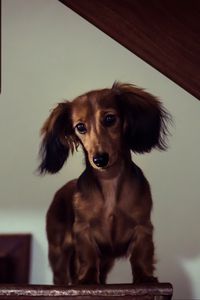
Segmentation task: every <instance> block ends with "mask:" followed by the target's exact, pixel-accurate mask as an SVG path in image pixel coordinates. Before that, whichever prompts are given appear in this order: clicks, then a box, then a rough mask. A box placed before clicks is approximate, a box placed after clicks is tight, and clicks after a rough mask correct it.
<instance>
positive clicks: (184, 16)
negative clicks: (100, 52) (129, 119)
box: [60, 0, 200, 99]
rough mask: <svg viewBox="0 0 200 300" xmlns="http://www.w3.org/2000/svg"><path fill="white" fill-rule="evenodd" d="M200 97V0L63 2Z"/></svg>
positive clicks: (89, 0) (64, 0) (66, 0)
mask: <svg viewBox="0 0 200 300" xmlns="http://www.w3.org/2000/svg"><path fill="white" fill-rule="evenodd" d="M60 2H62V3H64V4H65V5H67V6H68V7H69V8H71V9H73V10H74V11H75V12H77V13H78V14H79V15H81V16H82V17H84V18H85V19H86V20H88V21H89V22H91V23H92V24H94V25H95V26H97V27H98V28H99V29H101V30H102V31H103V32H105V33H106V34H108V35H109V36H110V37H112V38H113V39H115V40H116V41H117V42H119V43H120V44H122V45H123V46H124V47H126V48H127V49H129V50H130V51H132V52H133V53H135V54H136V55H137V56H139V57H140V58H142V59H143V60H144V61H146V62H147V63H148V64H150V65H152V66H153V67H154V68H156V69H157V70H159V71H160V72H161V73H163V74H164V75H166V76H167V77H168V78H170V79H171V80H173V81H174V82H175V83H177V84H179V85H180V86H181V87H183V88H184V89H185V90H187V91H188V92H189V93H191V94H192V95H194V96H195V97H197V98H198V99H200V71H199V68H200V1H199V0H188V1H182V0H162V1H160V0H148V1H146V0H140V1H138V0H101V1H100V0H84V1H83V0H60Z"/></svg>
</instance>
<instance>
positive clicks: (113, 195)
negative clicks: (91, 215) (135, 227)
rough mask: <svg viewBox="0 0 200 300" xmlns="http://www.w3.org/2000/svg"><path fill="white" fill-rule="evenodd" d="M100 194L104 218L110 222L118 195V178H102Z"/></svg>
mask: <svg viewBox="0 0 200 300" xmlns="http://www.w3.org/2000/svg"><path fill="white" fill-rule="evenodd" d="M102 194H103V216H104V219H105V220H106V221H107V222H112V221H113V216H114V212H115V209H116V204H117V199H118V196H119V188H118V178H116V179H114V180H104V181H103V182H102Z"/></svg>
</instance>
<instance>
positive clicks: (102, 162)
mask: <svg viewBox="0 0 200 300" xmlns="http://www.w3.org/2000/svg"><path fill="white" fill-rule="evenodd" d="M108 161H109V155H108V153H98V154H96V155H95V156H94V157H93V162H94V164H95V165H96V166H97V167H99V168H103V167H106V166H107V164H108Z"/></svg>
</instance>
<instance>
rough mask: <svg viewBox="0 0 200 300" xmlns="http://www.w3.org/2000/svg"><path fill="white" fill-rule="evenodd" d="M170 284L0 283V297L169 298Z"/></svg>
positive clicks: (171, 290)
mask: <svg viewBox="0 0 200 300" xmlns="http://www.w3.org/2000/svg"><path fill="white" fill-rule="evenodd" d="M172 292H173V289H172V285H171V284H170V283H158V284H138V285H134V284H108V285H92V286H90V285H88V286H69V287H64V286H52V285H24V286H23V285H22V286H21V285H0V300H2V299H10V300H11V299H20V300H25V299H26V300H27V299H37V300H38V299H49V300H50V299H54V300H56V299H68V300H70V299H73V300H75V299H83V300H89V299H101V300H105V299H110V300H113V299H118V300H119V299H126V300H129V299H144V300H145V299H159V300H160V299H163V300H164V299H165V300H167V299H171V297H172Z"/></svg>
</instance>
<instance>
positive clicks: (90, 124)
mask: <svg viewBox="0 0 200 300" xmlns="http://www.w3.org/2000/svg"><path fill="white" fill-rule="evenodd" d="M168 121H170V115H169V114H168V113H167V112H166V110H165V109H164V108H163V106H162V104H161V103H160V101H158V99H156V98H155V97H154V96H152V95H151V94H149V93H147V92H145V91H144V90H142V89H140V88H137V87H135V86H133V85H130V84H121V83H117V82H116V83H114V85H113V86H112V88H111V89H102V90H95V91H91V92H88V93H86V94H84V95H82V96H79V97H77V98H76V99H74V100H73V101H72V102H69V101H65V102H63V103H60V104H58V105H57V107H56V108H55V109H54V110H53V111H52V113H51V114H50V116H49V118H48V119H47V120H46V122H45V123H44V126H43V128H42V130H41V132H42V135H43V141H42V145H41V152H40V153H41V158H42V163H41V165H40V167H39V169H40V172H41V173H44V172H50V173H56V172H57V171H59V170H60V169H61V167H62V166H63V164H64V162H65V161H66V159H67V158H68V155H69V152H70V150H71V151H72V152H73V151H74V149H75V148H77V147H78V145H79V144H81V145H82V147H83V149H84V152H85V154H86V159H87V161H88V162H89V163H90V165H91V166H92V167H93V168H97V169H100V170H104V169H107V168H109V167H111V166H112V165H114V164H115V163H116V162H117V161H119V160H121V159H123V157H124V156H126V154H127V151H128V152H129V151H130V150H132V151H133V152H138V153H144V152H149V151H151V149H152V148H158V149H160V150H165V149H166V136H167V133H168V131H167V126H166V125H167V122H168Z"/></svg>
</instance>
